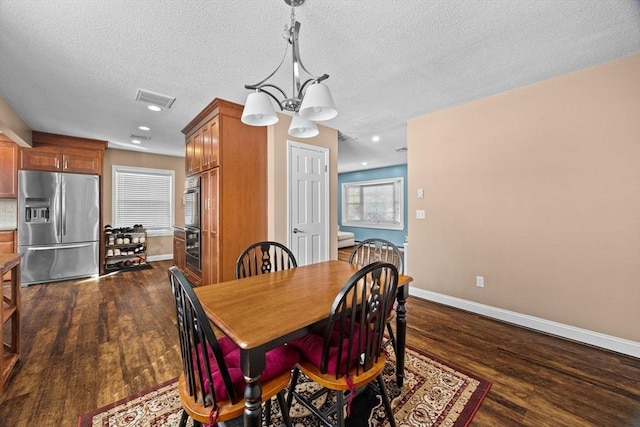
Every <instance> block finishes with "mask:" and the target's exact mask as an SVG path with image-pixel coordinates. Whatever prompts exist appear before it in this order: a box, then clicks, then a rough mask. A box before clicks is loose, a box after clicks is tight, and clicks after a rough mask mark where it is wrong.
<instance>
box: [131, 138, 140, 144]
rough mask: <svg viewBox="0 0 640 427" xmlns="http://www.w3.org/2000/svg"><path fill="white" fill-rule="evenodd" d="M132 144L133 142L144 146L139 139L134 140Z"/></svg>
mask: <svg viewBox="0 0 640 427" xmlns="http://www.w3.org/2000/svg"><path fill="white" fill-rule="evenodd" d="M131 142H133V143H134V144H142V141H140V140H139V139H132V140H131Z"/></svg>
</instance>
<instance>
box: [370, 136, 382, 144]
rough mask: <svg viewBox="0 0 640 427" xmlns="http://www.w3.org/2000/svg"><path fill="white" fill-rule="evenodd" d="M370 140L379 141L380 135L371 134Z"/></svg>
mask: <svg viewBox="0 0 640 427" xmlns="http://www.w3.org/2000/svg"><path fill="white" fill-rule="evenodd" d="M371 140H372V141H373V142H378V141H380V137H379V136H378V135H375V136H372V137H371Z"/></svg>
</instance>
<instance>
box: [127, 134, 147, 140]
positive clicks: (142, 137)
mask: <svg viewBox="0 0 640 427" xmlns="http://www.w3.org/2000/svg"><path fill="white" fill-rule="evenodd" d="M131 139H139V140H140V141H149V140H150V139H151V137H150V136H146V135H136V134H133V133H132V134H131Z"/></svg>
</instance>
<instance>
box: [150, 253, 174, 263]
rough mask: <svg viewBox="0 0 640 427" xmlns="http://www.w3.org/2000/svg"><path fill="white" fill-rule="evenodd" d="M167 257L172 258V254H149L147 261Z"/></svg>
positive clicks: (164, 259)
mask: <svg viewBox="0 0 640 427" xmlns="http://www.w3.org/2000/svg"><path fill="white" fill-rule="evenodd" d="M169 259H173V254H163V255H149V256H148V257H147V262H154V261H166V260H169Z"/></svg>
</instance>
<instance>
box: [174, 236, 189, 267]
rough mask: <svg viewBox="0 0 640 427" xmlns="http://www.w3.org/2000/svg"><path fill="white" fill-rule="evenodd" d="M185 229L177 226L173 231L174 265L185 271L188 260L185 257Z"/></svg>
mask: <svg viewBox="0 0 640 427" xmlns="http://www.w3.org/2000/svg"><path fill="white" fill-rule="evenodd" d="M184 235H185V231H184V229H181V228H176V229H174V231H173V265H175V266H176V267H178V268H179V269H180V270H182V271H184V269H185V268H186V267H187V260H186V257H185V252H184V251H185V236H184Z"/></svg>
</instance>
